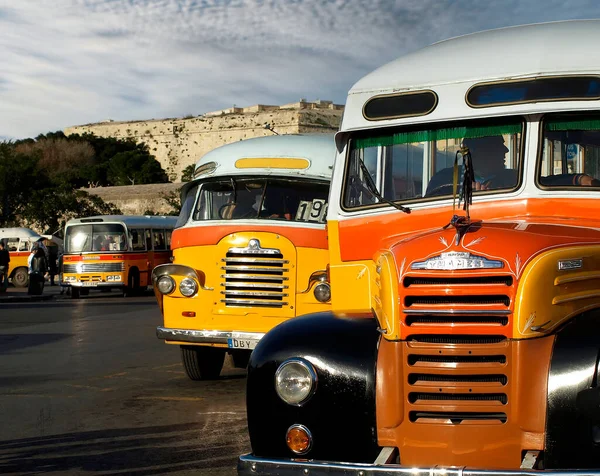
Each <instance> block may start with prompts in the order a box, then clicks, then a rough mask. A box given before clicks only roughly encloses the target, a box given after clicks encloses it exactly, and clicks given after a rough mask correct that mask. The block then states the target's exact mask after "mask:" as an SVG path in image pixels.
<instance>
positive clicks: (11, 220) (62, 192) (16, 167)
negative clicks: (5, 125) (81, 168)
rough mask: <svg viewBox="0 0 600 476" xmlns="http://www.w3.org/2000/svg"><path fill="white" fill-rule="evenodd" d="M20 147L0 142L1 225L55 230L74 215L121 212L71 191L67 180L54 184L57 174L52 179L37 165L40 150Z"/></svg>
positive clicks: (20, 144)
mask: <svg viewBox="0 0 600 476" xmlns="http://www.w3.org/2000/svg"><path fill="white" fill-rule="evenodd" d="M44 140H48V139H41V141H44ZM49 140H55V139H49ZM57 140H58V139H57ZM23 144H24V142H20V143H19V144H18V145H17V144H15V143H11V142H0V226H2V227H7V226H23V225H26V226H30V227H35V228H39V229H44V230H51V231H54V230H56V229H57V228H59V227H62V226H64V223H65V221H66V220H67V219H69V218H72V217H75V216H89V215H103V214H108V213H110V214H113V213H120V211H119V210H118V208H116V207H114V206H112V205H109V204H106V203H104V202H103V201H102V199H100V198H99V197H96V196H90V195H88V194H87V193H86V192H83V191H81V190H74V189H73V186H72V184H70V183H68V181H64V180H58V181H56V177H57V176H58V175H55V176H54V178H53V177H52V174H53V173H54V171H51V170H50V167H49V166H46V165H40V164H41V163H42V164H43V160H44V154H43V149H27V148H25V149H22V148H21V146H22V145H23ZM20 148H21V152H18V150H19V149H20ZM25 152H28V153H25ZM51 156H52V157H54V156H53V155H52V154H51ZM59 175H60V174H59Z"/></svg>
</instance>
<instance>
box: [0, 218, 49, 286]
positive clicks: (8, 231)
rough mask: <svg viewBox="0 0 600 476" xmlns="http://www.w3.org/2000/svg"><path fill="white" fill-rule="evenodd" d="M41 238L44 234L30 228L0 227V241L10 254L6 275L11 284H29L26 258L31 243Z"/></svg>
mask: <svg viewBox="0 0 600 476" xmlns="http://www.w3.org/2000/svg"><path fill="white" fill-rule="evenodd" d="M43 239H44V236H42V235H40V234H38V233H37V232H35V231H33V230H31V229H30V228H0V241H2V242H3V243H4V246H5V247H6V249H7V250H8V253H9V255H10V263H9V275H8V277H9V280H10V281H11V282H12V284H13V286H15V287H17V288H23V287H26V286H27V285H28V284H29V270H28V266H27V258H28V257H29V254H30V252H31V247H32V246H33V244H34V243H35V242H36V241H39V240H43Z"/></svg>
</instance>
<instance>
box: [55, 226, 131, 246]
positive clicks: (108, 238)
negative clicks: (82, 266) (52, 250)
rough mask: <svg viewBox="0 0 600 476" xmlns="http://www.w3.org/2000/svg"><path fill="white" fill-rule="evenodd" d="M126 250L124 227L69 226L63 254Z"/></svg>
mask: <svg viewBox="0 0 600 476" xmlns="http://www.w3.org/2000/svg"><path fill="white" fill-rule="evenodd" d="M126 249H127V238H126V234H125V227H124V226H123V225H120V224H117V223H114V224H104V223H103V224H96V223H94V224H93V225H91V224H90V225H71V226H69V227H67V230H66V233H65V253H84V252H90V251H124V250H126Z"/></svg>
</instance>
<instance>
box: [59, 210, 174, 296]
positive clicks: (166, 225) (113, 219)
mask: <svg viewBox="0 0 600 476" xmlns="http://www.w3.org/2000/svg"><path fill="white" fill-rule="evenodd" d="M176 221H177V217H166V216H131V215H107V216H93V217H87V218H74V219H72V220H69V221H68V222H67V224H66V225H65V239H64V255H63V264H62V266H63V269H62V283H61V284H62V285H64V286H67V287H70V288H71V297H72V298H73V299H76V298H79V296H80V295H87V294H88V293H89V290H90V289H98V288H122V289H123V294H124V295H135V294H138V293H139V292H140V291H142V290H143V289H145V288H146V286H148V285H149V284H150V273H152V270H153V269H154V267H155V266H157V265H160V264H164V263H168V262H169V261H170V259H171V250H170V244H171V233H172V231H173V227H174V226H175V223H176Z"/></svg>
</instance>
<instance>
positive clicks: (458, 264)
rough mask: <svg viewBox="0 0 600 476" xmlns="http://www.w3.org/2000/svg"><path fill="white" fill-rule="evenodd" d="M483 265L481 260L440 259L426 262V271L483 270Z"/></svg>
mask: <svg viewBox="0 0 600 476" xmlns="http://www.w3.org/2000/svg"><path fill="white" fill-rule="evenodd" d="M484 267H485V263H484V261H483V260H482V259H481V258H442V259H432V260H429V261H428V262H427V269H445V270H452V269H473V268H484Z"/></svg>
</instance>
